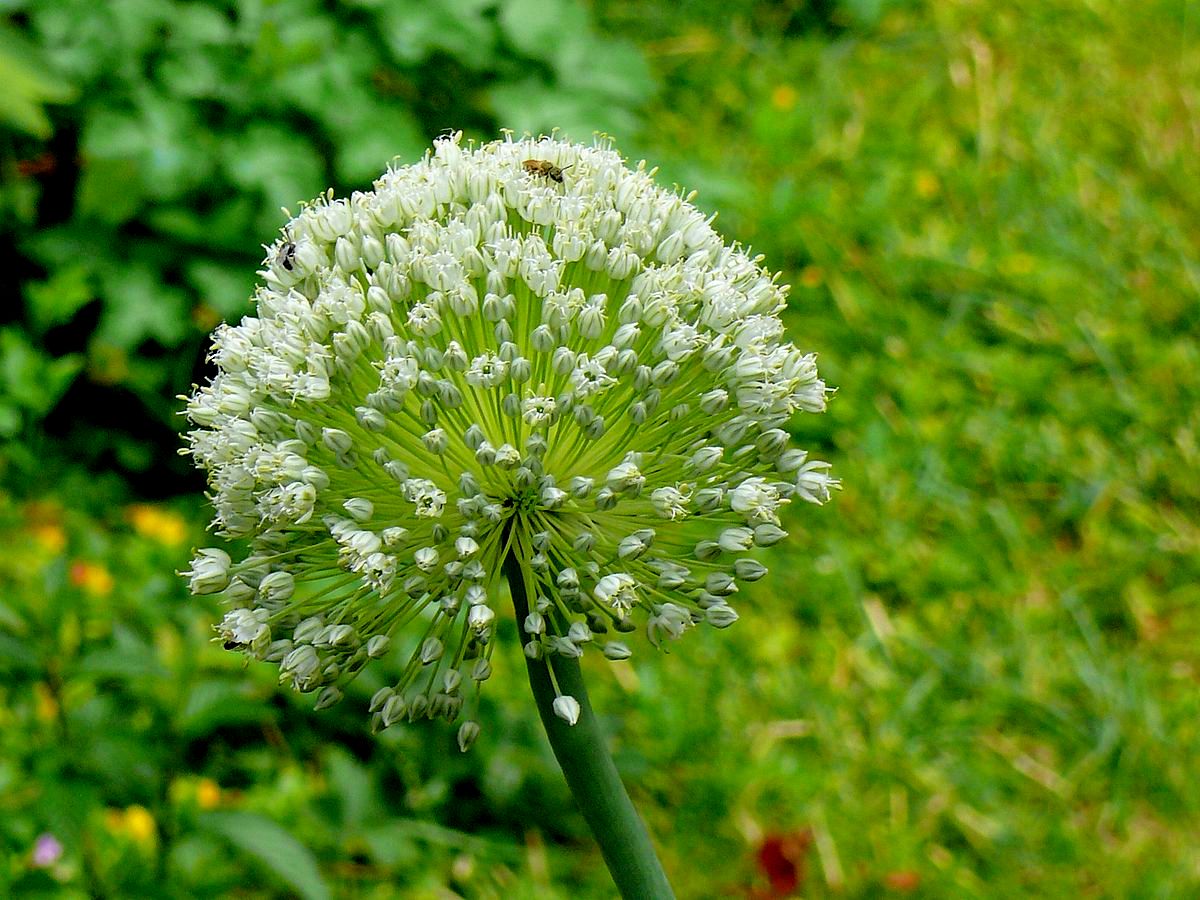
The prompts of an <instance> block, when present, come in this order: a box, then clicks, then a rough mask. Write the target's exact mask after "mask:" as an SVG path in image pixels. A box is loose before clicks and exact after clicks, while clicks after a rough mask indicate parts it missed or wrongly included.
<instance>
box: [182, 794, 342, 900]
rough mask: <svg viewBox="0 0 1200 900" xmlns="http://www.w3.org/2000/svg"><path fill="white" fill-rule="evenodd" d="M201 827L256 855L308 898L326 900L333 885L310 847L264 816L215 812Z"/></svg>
mask: <svg viewBox="0 0 1200 900" xmlns="http://www.w3.org/2000/svg"><path fill="white" fill-rule="evenodd" d="M200 826H201V828H204V829H206V830H208V831H210V832H212V833H213V834H218V835H220V836H222V837H224V838H225V839H226V840H228V841H229V842H230V843H231V844H233V846H234V847H236V848H237V849H238V850H241V851H242V852H244V853H247V854H249V855H250V856H253V857H255V858H256V859H258V860H259V861H260V862H262V863H263V865H265V866H266V867H267V868H268V869H270V870H271V871H272V872H274V873H275V874H276V875H278V876H279V877H280V878H281V879H282V880H283V881H284V882H286V883H287V884H288V885H290V886H291V887H292V888H294V889H295V891H296V893H298V894H299V895H300V896H301V897H303V898H305V900H326V898H328V897H329V896H330V894H329V888H328V887H326V885H325V882H324V880H323V879H322V878H321V872H320V870H319V869H318V868H317V861H316V859H315V858H314V857H313V855H312V853H311V852H309V850H308V848H307V847H305V846H304V845H303V844H301V843H300V842H299V841H297V840H296V839H295V838H294V837H292V835H291V834H289V833H288V832H287V831H285V830H284V829H282V828H280V827H279V826H278V825H277V824H275V823H274V822H272V821H271V820H270V819H268V818H265V817H264V816H260V815H256V814H255V813H248V812H214V813H207V814H205V815H203V816H201V818H200Z"/></svg>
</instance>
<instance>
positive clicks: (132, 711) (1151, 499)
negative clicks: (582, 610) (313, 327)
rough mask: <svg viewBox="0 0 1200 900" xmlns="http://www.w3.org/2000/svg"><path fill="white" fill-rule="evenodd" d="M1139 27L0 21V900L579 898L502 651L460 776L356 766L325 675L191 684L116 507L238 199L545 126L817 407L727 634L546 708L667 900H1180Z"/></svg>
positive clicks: (1198, 806) (1186, 550)
mask: <svg viewBox="0 0 1200 900" xmlns="http://www.w3.org/2000/svg"><path fill="white" fill-rule="evenodd" d="M1189 7H1190V5H1189V4H1188V3H1187V2H1186V0H1154V2H1151V3H1146V4H1134V5H1129V4H1118V3H1115V2H1109V0H1098V2H1093V3H1089V4H1082V5H1081V4H1074V3H1067V2H1065V0H1053V2H1048V3H1040V4H1027V3H1026V4H1017V5H1015V6H1014V5H1011V4H999V3H993V2H976V3H970V4H968V3H958V2H954V3H948V4H934V3H928V2H916V0H912V2H900V0H840V2H835V0H812V2H800V0H790V2H784V3H751V2H745V0H734V2H731V3H725V4H722V5H721V6H720V7H715V6H714V5H713V4H712V3H711V0H677V2H672V3H669V4H668V3H665V2H659V0H639V2H637V3H634V2H632V0H622V2H615V0H613V2H596V3H594V4H593V5H592V6H591V7H590V9H589V8H586V7H584V6H581V5H579V4H577V3H570V2H562V3H560V4H545V3H533V2H523V0H521V2H512V3H503V4H498V3H488V2H480V0H465V2H464V0H445V2H441V3H432V4H418V3H416V2H413V3H411V4H410V3H391V2H384V0H377V2H358V3H344V4H338V5H333V4H315V3H312V4H305V3H303V2H301V3H289V4H283V3H280V4H271V3H242V4H238V5H236V6H233V5H230V6H228V7H227V6H225V5H220V4H184V3H166V2H161V3H160V2H147V0H136V2H133V0H131V2H129V3H121V4H111V5H104V4H82V3H78V4H76V3H71V2H67V3H63V2H55V3H50V2H48V0H47V2H21V0H5V2H4V3H3V4H2V5H0V9H4V10H7V11H9V15H10V18H11V27H15V28H16V29H19V30H21V31H22V32H23V35H24V36H23V37H22V38H20V39H19V40H20V44H21V49H20V50H19V51H11V52H10V51H9V50H8V48H9V44H8V43H0V70H2V71H9V70H11V69H12V68H13V67H14V66H17V67H19V66H25V70H26V71H28V72H31V73H36V77H35V76H34V75H30V77H28V78H26V79H25V81H23V82H21V83H24V84H35V83H36V84H38V85H46V86H52V87H46V89H44V90H43V89H38V90H32V91H30V92H27V93H26V94H25V95H23V96H24V97H25V99H24V100H22V101H19V102H20V103H23V104H24V108H26V109H32V110H34V111H35V114H34V115H33V116H32V117H30V116H26V118H25V119H19V118H15V117H13V116H11V115H9V116H8V118H3V119H2V121H3V123H4V127H7V128H9V129H10V131H9V132H5V133H3V135H2V136H0V154H3V155H2V157H0V215H2V216H3V219H2V220H0V221H2V222H3V225H2V226H0V227H3V229H4V230H5V232H6V240H7V239H8V238H9V237H11V240H9V241H8V243H9V244H11V247H12V249H7V250H4V251H3V252H5V253H6V254H8V256H7V257H6V258H5V262H6V263H7V266H6V267H5V268H4V271H5V272H6V274H7V277H9V278H10V279H12V283H11V285H10V291H9V293H10V296H12V297H13V298H21V299H22V300H23V303H24V305H23V306H21V305H20V304H18V303H16V302H11V303H10V304H8V306H7V307H6V310H7V312H6V313H5V316H6V317H7V318H8V320H9V321H8V324H7V325H5V326H4V328H3V329H2V330H0V353H2V357H0V437H4V438H8V439H9V441H8V444H7V445H6V446H5V449H4V450H3V451H0V474H2V475H3V478H4V483H5V484H7V485H8V493H7V494H5V495H3V496H4V498H5V499H3V501H2V502H0V520H2V522H0V531H2V533H0V546H2V547H4V550H3V551H2V552H0V672H2V674H3V678H2V679H0V682H2V684H3V686H2V687H0V722H2V723H3V726H4V727H3V728H2V729H0V748H2V749H0V809H3V810H4V812H5V815H4V817H3V820H2V821H0V847H3V855H4V859H5V862H4V863H3V864H0V894H6V895H12V894H16V895H23V894H30V895H36V894H37V893H38V892H41V893H43V894H46V895H54V896H62V895H67V896H70V895H71V894H70V892H71V891H74V892H75V893H76V895H79V896H83V895H86V894H88V893H91V894H93V895H95V894H108V895H115V896H131V895H139V894H146V893H155V892H156V891H157V892H159V893H162V892H173V893H175V894H178V895H192V896H214V895H218V896H219V895H222V894H229V893H241V894H242V895H246V894H249V895H252V896H271V895H287V894H298V895H300V896H305V897H321V896H346V895H350V896H394V895H395V894H396V892H397V891H400V892H402V895H404V896H414V897H420V896H431V897H432V896H447V894H446V893H445V891H447V890H449V891H453V892H454V894H457V895H461V896H464V897H492V896H496V897H500V896H503V897H522V896H528V897H554V896H568V895H569V896H573V897H593V896H594V897H607V896H610V894H611V888H610V887H609V883H608V881H607V876H606V875H605V873H604V870H603V867H602V864H601V862H600V860H599V857H598V855H597V853H596V852H595V850H594V848H593V846H592V844H591V843H590V841H589V840H588V838H587V834H586V830H585V828H584V826H583V823H582V821H581V820H580V819H579V817H578V815H577V814H576V813H575V811H574V809H573V807H572V806H571V803H570V800H569V797H568V796H567V794H566V792H565V788H564V787H563V786H562V784H561V779H560V778H559V776H558V773H557V771H556V770H555V768H554V766H553V761H552V759H551V757H550V756H549V752H548V750H547V748H546V746H545V744H544V741H543V739H542V738H541V736H540V733H539V731H538V727H537V723H536V720H535V717H533V716H532V715H531V714H530V707H529V704H528V700H527V698H526V696H525V688H524V684H523V679H522V673H521V667H520V658H519V656H513V655H512V654H511V652H510V653H509V655H508V656H507V657H505V658H504V659H503V660H501V663H502V667H501V671H499V672H498V674H497V676H496V684H495V686H496V687H497V688H501V686H502V685H504V686H506V689H504V690H496V691H491V692H489V698H490V699H489V704H490V705H487V706H485V708H484V710H483V714H484V716H485V719H484V726H485V728H484V732H483V736H482V737H481V739H480V742H479V743H478V744H477V745H476V747H475V748H474V749H473V751H472V752H471V753H470V754H469V755H467V756H460V755H459V754H458V753H457V751H453V752H451V748H452V746H453V742H452V736H451V734H450V733H449V732H448V731H446V730H444V729H439V728H438V727H437V726H434V727H420V728H405V727H402V728H398V729H395V730H393V731H390V732H388V733H385V734H384V735H382V736H380V737H379V738H369V737H368V736H367V735H366V734H365V729H364V726H365V721H366V716H365V714H364V712H363V707H364V705H365V702H366V701H365V698H366V696H368V695H369V693H370V690H371V689H372V687H373V683H372V682H371V681H370V680H364V681H363V683H362V684H361V685H359V686H358V688H357V689H356V692H355V693H354V694H353V695H352V696H351V697H350V698H349V699H348V700H347V702H346V703H345V704H344V705H343V706H341V707H338V708H336V709H334V710H331V711H326V712H323V713H320V714H314V713H312V712H311V711H309V709H308V707H307V705H306V704H305V703H304V699H303V698H296V697H293V696H291V695H288V694H284V693H280V692H278V690H277V689H276V688H275V687H274V686H273V685H272V684H271V683H270V681H269V675H268V673H266V672H263V671H260V670H259V669H258V668H257V667H251V668H250V669H247V670H246V671H242V670H241V669H240V664H239V662H238V660H236V659H234V658H232V655H231V654H226V653H224V652H223V651H221V650H220V649H219V647H216V646H213V645H212V644H211V643H209V641H208V638H209V636H210V634H211V632H210V630H209V624H210V623H211V622H212V621H213V620H214V618H215V616H216V614H217V613H216V610H215V609H213V608H212V607H211V605H209V604H206V603H204V602H201V601H195V600H193V601H185V600H184V598H183V590H182V587H181V585H180V584H179V583H178V579H175V578H174V577H173V576H172V574H171V571H172V570H173V569H175V568H181V567H182V565H183V563H184V561H185V560H186V557H187V549H188V548H189V547H190V546H191V545H192V544H193V543H195V542H197V541H198V540H199V531H198V528H199V526H198V523H199V522H201V521H202V520H203V518H204V513H203V511H202V509H201V508H200V506H199V504H198V502H197V499H196V498H195V497H191V496H181V497H179V498H178V499H176V500H173V501H171V502H170V503H169V504H167V505H152V506H148V505H146V504H145V503H144V501H139V500H137V499H136V498H137V496H138V495H139V493H140V495H141V496H142V497H145V496H146V495H155V496H163V495H166V494H169V493H172V492H176V491H180V490H183V489H184V488H183V485H184V484H185V483H183V482H180V481H178V480H171V477H174V476H171V470H169V468H168V466H167V464H166V463H165V462H164V460H165V459H166V458H168V457H169V456H170V455H171V453H172V451H173V447H174V437H173V435H172V433H171V431H170V430H169V428H168V427H167V426H166V425H160V426H158V430H157V431H156V430H154V429H153V428H150V427H148V426H147V425H146V422H147V421H151V420H156V421H158V422H166V421H168V418H169V415H170V413H171V412H172V411H173V410H174V408H175V403H174V402H173V401H172V400H170V399H169V398H170V396H171V395H172V394H175V393H178V392H180V391H181V390H182V389H184V388H185V387H186V385H187V382H189V381H190V380H193V379H195V378H197V377H199V376H200V374H201V373H202V369H201V368H200V366H199V365H198V363H197V357H198V355H199V354H200V353H201V352H202V349H201V347H202V340H201V338H202V333H203V332H204V331H205V330H207V329H208V328H209V327H210V326H211V324H212V323H213V322H215V321H216V320H217V318H219V317H222V316H230V317H235V316H237V315H240V314H241V312H242V311H243V310H244V309H245V308H246V306H245V304H246V298H247V296H248V294H249V290H250V284H251V283H252V280H253V270H254V268H255V265H256V263H257V262H258V259H257V257H256V256H253V255H249V256H248V255H245V254H246V253H247V251H248V248H251V247H254V246H255V245H256V244H258V243H260V242H263V241H266V240H268V239H269V237H270V235H271V234H272V232H273V231H274V229H275V228H276V227H277V223H278V222H279V216H278V214H277V213H276V212H274V210H275V209H276V208H277V207H278V206H279V205H280V204H291V203H294V202H295V201H297V200H299V199H301V198H302V197H306V196H309V195H311V194H314V193H316V191H318V190H319V189H321V188H322V187H324V186H326V185H333V186H334V187H335V189H336V190H337V191H339V192H344V191H347V190H351V189H353V188H355V187H358V186H362V185H364V184H366V183H367V182H368V181H369V179H370V177H371V176H372V175H373V174H375V173H376V172H377V171H378V170H379V169H380V168H381V166H382V165H383V164H384V163H385V162H386V161H387V159H389V158H390V157H391V156H392V155H393V154H399V155H400V156H401V157H405V158H411V157H412V156H413V155H415V154H417V153H419V152H420V148H421V147H422V146H424V143H425V141H426V140H427V139H428V138H429V137H430V136H432V135H433V134H435V133H437V132H438V131H439V130H441V129H443V128H446V127H464V128H465V129H466V130H467V132H468V134H469V135H474V136H477V137H491V136H493V135H494V134H495V131H496V129H497V128H498V127H500V126H503V125H508V126H511V127H514V128H518V129H525V128H528V129H532V130H539V129H545V128H549V127H552V126H555V125H559V126H562V127H563V128H564V129H566V130H567V131H568V133H571V134H573V135H575V136H576V137H583V138H584V139H586V137H587V135H588V134H590V132H591V131H592V130H593V129H601V130H606V131H610V132H613V133H615V134H616V136H617V137H618V139H619V146H622V147H623V148H624V149H625V150H626V151H627V152H636V153H639V154H645V155H646V156H647V157H648V158H650V159H653V160H654V161H655V162H656V163H659V164H660V165H661V168H662V174H661V175H660V178H663V179H665V180H666V181H668V182H669V181H672V180H674V181H678V182H680V183H681V184H686V185H688V186H689V187H696V188H699V189H700V191H701V193H700V196H699V198H698V201H697V202H699V203H700V204H701V205H702V206H706V207H708V208H711V209H713V210H717V209H719V210H720V211H721V217H722V218H721V219H720V220H719V222H718V224H719V226H720V227H721V228H722V230H723V231H724V233H725V234H726V235H727V236H729V237H731V238H737V239H740V240H742V241H745V242H747V243H750V244H752V245H753V246H754V247H755V249H756V250H757V251H760V252H763V253H765V254H766V256H767V262H768V264H769V265H771V266H772V267H773V268H782V269H783V270H784V272H785V276H786V278H787V280H788V281H790V282H791V283H792V284H793V285H794V288H793V294H792V299H793V308H792V310H791V311H790V326H791V328H792V330H793V333H794V336H795V338H796V340H797V343H799V344H800V345H802V346H805V347H810V348H812V349H815V350H818V351H819V352H820V354H821V362H822V365H823V372H824V374H825V375H826V377H827V378H828V379H829V381H830V382H831V383H833V384H835V385H839V386H840V392H839V394H838V396H837V397H836V398H835V400H834V402H833V405H832V407H831V410H830V413H829V414H828V415H826V416H821V417H803V418H801V419H799V420H797V422H796V423H795V431H796V434H797V439H798V441H799V442H800V443H801V444H802V445H805V446H810V447H813V448H814V449H815V450H816V451H818V455H821V456H824V457H825V458H829V459H832V460H834V462H835V464H836V468H837V474H838V475H839V476H840V477H842V478H843V479H844V482H845V490H844V491H843V492H842V494H841V495H840V496H838V497H837V499H836V500H835V502H834V504H833V505H832V506H831V507H829V508H827V509H825V510H823V511H820V512H818V511H814V510H812V509H804V510H796V511H794V513H795V514H794V515H792V516H791V519H790V525H791V527H792V530H793V536H792V538H791V540H790V543H789V544H788V545H787V546H786V547H781V548H777V550H779V551H780V552H777V553H775V555H774V565H773V566H772V569H773V573H772V575H771V576H770V577H769V578H767V579H765V580H764V581H763V582H760V583H758V584H756V585H754V586H753V589H752V590H747V591H745V592H744V593H743V594H742V595H741V597H742V598H743V609H744V615H743V617H742V620H741V622H739V624H738V626H737V627H736V628H733V629H730V630H729V631H727V632H723V633H720V634H707V633H696V634H694V635H689V638H688V640H686V641H684V642H681V643H680V644H678V645H676V647H674V648H673V653H672V655H671V656H670V657H658V656H652V655H651V654H650V653H649V652H643V653H640V654H639V655H637V656H635V658H634V661H633V664H621V665H617V666H597V667H595V669H594V671H592V672H591V676H592V678H591V681H592V684H593V685H594V688H593V693H594V697H593V700H594V702H595V704H596V706H597V708H599V709H601V710H605V711H607V713H608V715H609V722H608V724H609V726H610V728H611V731H612V733H613V734H614V743H615V747H616V750H617V754H618V764H619V765H620V767H621V769H622V772H624V773H625V774H626V776H627V778H628V779H629V781H630V782H631V783H632V786H633V789H634V792H635V794H636V796H637V799H638V801H639V804H640V805H641V808H642V809H643V811H644V814H645V815H646V818H647V819H648V821H649V824H650V827H651V830H652V831H653V832H654V833H655V834H656V835H657V836H658V838H659V840H660V843H661V845H662V848H663V855H664V862H665V864H666V865H667V868H668V871H669V872H670V873H671V874H672V877H673V878H674V880H675V881H676V883H677V887H678V890H679V894H680V896H682V897H709V896H725V895H729V896H747V897H756V898H769V897H782V896H786V895H789V894H791V893H796V894H802V895H804V896H830V895H837V896H864V897H874V896H899V895H904V894H908V895H915V896H929V897H954V898H959V897H1012V896H1029V895H1035V896H1050V897H1058V896H1063V897H1067V896H1069V897H1075V896H1081V895H1082V896H1111V897H1130V896H1155V897H1189V896H1194V895H1196V894H1197V893H1198V892H1200V870H1198V869H1197V867H1196V860H1197V859H1200V841H1198V839H1197V837H1196V835H1197V834H1200V787H1198V786H1197V784H1198V781H1200V778H1198V776H1200V771H1198V770H1197V766H1196V763H1195V760H1196V759H1197V758H1200V733H1198V732H1200V729H1198V728H1197V724H1196V723H1197V722H1200V693H1198V692H1197V678H1198V677H1200V658H1198V654H1197V639H1198V638H1200V602H1198V601H1200V587H1197V585H1200V552H1198V551H1200V512H1198V511H1200V502H1198V501H1200V402H1198V401H1200V396H1198V395H1200V386H1198V382H1197V379H1196V376H1195V373H1196V372H1197V371H1200V341H1198V340H1197V339H1198V338H1200V305H1198V304H1197V295H1198V293H1200V253H1198V252H1197V248H1198V247H1200V188H1198V187H1197V186H1198V185H1200V131H1198V129H1197V125H1196V122H1197V118H1196V114H1195V110H1196V109H1198V108H1200V54H1198V53H1197V52H1196V35H1197V29H1198V27H1200V24H1198V22H1197V21H1196V15H1195V10H1194V9H1190V8H1189ZM6 53H8V55H7V56H6V55H5V54H6ZM18 58H19V59H20V60H21V62H16V63H10V62H8V60H9V59H18ZM31 59H44V60H46V61H47V62H46V63H45V65H44V66H43V65H42V64H37V65H33V66H32V68H30V65H31V64H29V63H28V62H27V61H28V60H31ZM68 90H70V91H74V93H73V94H68V93H67V91H68ZM14 102H17V101H14ZM3 109H7V107H4V108H3ZM4 115H6V114H5V113H3V112H0V116H4ZM38 115H41V116H44V117H46V119H47V121H49V122H50V123H51V125H52V128H53V131H52V133H51V134H50V135H49V136H48V137H39V136H38V134H37V131H36V127H37V126H36V121H37V117H38ZM22 122H24V123H25V124H22ZM29 123H35V124H29ZM15 129H24V130H23V131H18V130H15ZM0 246H4V245H0ZM114 471H116V472H117V473H118V474H119V475H123V476H124V480H123V479H122V477H117V475H113V474H111V473H112V472H114ZM138 471H142V472H146V473H150V474H152V475H153V476H154V477H152V478H151V477H148V476H147V475H142V476H137V475H136V474H132V473H136V472H138ZM169 476H170V477H169ZM52 478H53V479H57V481H56V482H55V483H51V479H52ZM507 627H510V628H511V627H512V626H511V625H508V626H507ZM514 643H515V642H511V641H510V642H508V643H507V644H506V646H507V647H508V649H509V650H510V651H511V645H512V644H514ZM389 665H390V663H389ZM609 673H611V674H609ZM387 674H388V667H387V665H385V666H384V667H383V670H382V671H381V672H380V673H378V674H377V676H376V677H378V678H379V679H380V683H382V679H383V678H384V677H386V675H387ZM81 748H82V749H81ZM42 834H51V835H54V836H55V837H56V838H57V839H58V840H60V841H61V843H62V855H61V858H60V859H58V860H57V861H56V862H53V863H51V864H50V865H48V866H41V865H40V863H38V862H37V860H36V858H35V851H36V850H37V848H38V847H39V846H40V845H39V844H38V838H39V835H42ZM163 885H168V886H169V887H168V888H164V887H163ZM454 894H452V895H454Z"/></svg>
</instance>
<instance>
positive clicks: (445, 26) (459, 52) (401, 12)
mask: <svg viewBox="0 0 1200 900" xmlns="http://www.w3.org/2000/svg"><path fill="white" fill-rule="evenodd" d="M492 5H493V3H492V0H437V2H424V0H407V2H399V3H394V4H391V5H389V6H387V7H386V8H385V9H384V10H383V12H382V13H381V15H380V18H379V25H380V31H381V33H382V34H383V38H384V40H385V41H386V42H387V44H388V47H389V48H390V49H391V51H392V53H393V54H394V55H395V57H396V59H397V61H399V62H401V63H404V64H406V65H408V64H412V63H415V62H420V61H421V60H423V59H424V58H425V57H427V56H429V55H430V53H431V52H432V51H433V50H445V51H446V52H448V53H449V54H450V55H451V56H453V57H454V58H455V59H457V60H458V61H459V62H461V63H462V64H463V65H465V66H468V67H470V68H474V69H482V68H485V67H487V66H488V65H490V64H491V62H492V60H493V59H494V58H495V45H496V29H495V27H494V25H493V24H492V22H491V21H490V20H489V18H488V16H487V15H485V13H487V12H489V7H491V6H492Z"/></svg>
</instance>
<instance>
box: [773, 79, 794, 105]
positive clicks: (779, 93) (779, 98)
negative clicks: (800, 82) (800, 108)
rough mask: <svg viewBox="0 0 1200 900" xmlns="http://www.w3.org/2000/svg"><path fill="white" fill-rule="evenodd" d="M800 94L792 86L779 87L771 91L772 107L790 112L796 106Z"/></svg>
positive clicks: (783, 85) (782, 85)
mask: <svg viewBox="0 0 1200 900" xmlns="http://www.w3.org/2000/svg"><path fill="white" fill-rule="evenodd" d="M798 97H799V94H797V93H796V89H795V88H794V87H792V86H791V85H790V84H781V85H778V86H777V87H776V88H775V90H773V91H771V105H772V106H773V107H775V108H776V109H778V110H789V109H791V108H792V107H793V106H795V105H796V100H797V99H798Z"/></svg>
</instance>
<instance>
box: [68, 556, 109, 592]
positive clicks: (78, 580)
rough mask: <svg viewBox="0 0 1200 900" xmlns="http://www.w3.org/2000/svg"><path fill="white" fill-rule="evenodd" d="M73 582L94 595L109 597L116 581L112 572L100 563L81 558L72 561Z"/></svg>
mask: <svg viewBox="0 0 1200 900" xmlns="http://www.w3.org/2000/svg"><path fill="white" fill-rule="evenodd" d="M70 577H71V584H73V585H75V587H77V588H81V589H82V590H83V592H84V593H86V594H91V595H92V596H93V597H107V596H108V595H109V594H111V593H112V589H113V586H114V585H115V582H114V580H113V577H112V573H110V572H109V571H108V569H106V568H104V566H102V565H100V564H99V563H93V562H86V561H84V560H81V559H77V560H75V562H73V563H71V574H70Z"/></svg>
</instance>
